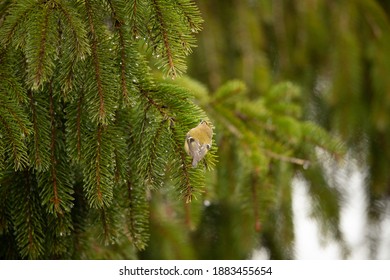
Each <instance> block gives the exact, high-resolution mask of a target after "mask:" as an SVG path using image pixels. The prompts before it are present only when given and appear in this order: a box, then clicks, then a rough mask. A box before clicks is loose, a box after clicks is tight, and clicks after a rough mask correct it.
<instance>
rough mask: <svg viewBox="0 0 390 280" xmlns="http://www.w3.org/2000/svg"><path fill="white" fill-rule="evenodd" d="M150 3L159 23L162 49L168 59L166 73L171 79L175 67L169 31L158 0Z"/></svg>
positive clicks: (173, 76) (174, 72)
mask: <svg viewBox="0 0 390 280" xmlns="http://www.w3.org/2000/svg"><path fill="white" fill-rule="evenodd" d="M152 4H153V9H154V11H155V14H156V16H157V23H158V24H159V25H160V32H161V36H162V41H163V45H164V51H165V55H166V58H167V59H168V74H169V75H170V76H171V78H172V79H173V78H175V77H176V75H177V74H176V67H175V64H174V62H173V54H172V50H171V44H170V40H169V35H168V33H169V31H168V27H167V23H166V21H165V18H164V17H163V15H162V10H161V7H160V5H159V3H158V1H157V0H152Z"/></svg>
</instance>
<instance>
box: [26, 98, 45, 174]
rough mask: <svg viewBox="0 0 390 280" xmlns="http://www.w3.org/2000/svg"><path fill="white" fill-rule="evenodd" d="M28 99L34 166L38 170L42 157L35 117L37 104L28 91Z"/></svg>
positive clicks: (36, 118)
mask: <svg viewBox="0 0 390 280" xmlns="http://www.w3.org/2000/svg"><path fill="white" fill-rule="evenodd" d="M28 95H29V98H30V109H31V119H32V126H33V138H34V141H33V145H34V155H33V157H34V165H35V166H37V167H38V168H40V167H41V166H42V165H43V162H44V160H43V157H42V156H41V141H40V138H39V135H40V134H39V129H38V116H37V108H36V106H37V102H36V101H35V99H34V97H33V94H32V92H31V91H28Z"/></svg>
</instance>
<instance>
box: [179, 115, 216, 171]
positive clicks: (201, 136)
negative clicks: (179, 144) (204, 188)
mask: <svg viewBox="0 0 390 280" xmlns="http://www.w3.org/2000/svg"><path fill="white" fill-rule="evenodd" d="M212 138H213V129H212V128H211V125H210V123H208V122H207V121H201V122H200V123H199V124H198V126H196V127H194V128H192V129H191V130H190V131H188V133H187V135H186V140H185V142H184V149H185V150H186V152H187V154H188V155H189V156H191V157H192V166H193V167H196V166H197V165H198V162H199V161H201V160H202V159H203V157H204V156H205V155H206V154H207V152H208V151H209V150H210V148H211V143H212Z"/></svg>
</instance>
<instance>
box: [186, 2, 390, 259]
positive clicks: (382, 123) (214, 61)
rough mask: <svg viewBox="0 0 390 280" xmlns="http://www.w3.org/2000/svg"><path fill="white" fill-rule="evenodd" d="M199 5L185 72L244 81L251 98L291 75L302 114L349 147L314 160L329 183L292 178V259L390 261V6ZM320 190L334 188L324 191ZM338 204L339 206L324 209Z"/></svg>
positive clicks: (217, 80) (213, 85) (213, 80)
mask: <svg viewBox="0 0 390 280" xmlns="http://www.w3.org/2000/svg"><path fill="white" fill-rule="evenodd" d="M197 3H198V5H199V7H200V10H201V13H202V16H203V18H204V21H205V22H204V25H203V26H204V30H203V31H202V32H201V33H200V34H199V36H198V48H196V49H195V50H194V54H192V55H191V56H190V65H189V75H190V76H192V77H194V78H196V79H198V80H200V81H201V82H202V83H204V84H205V85H206V86H207V87H208V88H209V89H210V91H211V92H212V91H215V90H217V89H218V88H219V87H220V86H221V85H222V84H223V83H224V82H226V81H227V80H230V79H240V80H242V81H244V82H245V84H246V85H247V88H248V91H249V96H250V97H251V98H255V97H256V96H262V95H264V93H265V92H267V91H268V90H269V89H270V87H272V85H274V84H276V83H278V82H283V81H291V82H293V83H294V84H295V85H298V86H299V87H300V90H301V96H300V104H301V106H302V108H303V109H302V114H303V118H304V119H306V120H310V121H314V122H315V123H317V124H319V125H321V126H322V127H324V128H325V129H326V130H327V131H329V132H330V133H331V134H332V135H336V136H337V137H340V139H342V142H343V144H344V145H345V147H346V156H345V157H344V160H343V163H342V164H338V163H336V162H335V161H333V160H332V159H329V158H327V156H326V154H325V155H322V156H320V158H321V159H322V164H321V165H322V167H321V169H322V171H323V173H324V174H325V176H324V177H323V178H322V179H325V181H326V182H322V181H321V180H322V179H320V176H319V177H316V176H317V175H314V173H313V174H311V175H308V176H306V179H302V177H300V176H299V175H298V176H295V177H294V180H293V182H291V184H292V189H293V205H294V207H293V212H294V219H293V224H292V225H291V226H293V227H294V228H295V231H294V232H295V243H294V244H295V245H294V246H295V257H296V258H358V259H366V258H368V259H375V258H389V257H390V252H389V250H390V247H389V237H388V235H389V213H390V212H389V206H388V202H389V193H390V130H389V121H390V79H389V78H388V77H389V74H390V25H389V15H390V2H389V1H376V0H351V1H346V0H345V1H333V0H330V1H328V0H296V1H295V0H292V1H283V0H213V1H206V0H203V1H202V0H198V1H197ZM260 141H261V139H260ZM318 153H321V151H318ZM307 178H310V179H309V181H310V182H309V183H308V182H307ZM326 185H328V187H326ZM329 186H330V187H329ZM326 188H330V189H332V190H335V192H332V195H330V194H329V193H328V194H325V193H321V189H326ZM260 195H261V194H260ZM326 200H329V202H326ZM335 201H337V203H339V205H338V207H336V206H334V207H332V206H331V205H328V203H329V204H332V203H335ZM324 211H328V212H330V214H329V215H324V213H321V212H324ZM332 211H335V212H338V213H339V215H340V216H338V215H337V214H336V213H333V212H332ZM335 217H338V218H335ZM324 220H327V221H326V222H324ZM270 234H272V233H270ZM274 234H278V233H277V232H276V231H275V232H274ZM265 239H267V238H265ZM262 240H263V241H264V239H262ZM311 240H312V241H311ZM280 242H282V241H280ZM271 247H272V246H271ZM271 247H270V246H268V250H271V251H272V250H273V249H275V248H273V249H272V248H271ZM347 247H348V248H347ZM269 248H271V249H269ZM286 248H287V247H286ZM342 248H344V249H342ZM264 252H266V254H262V256H265V257H269V256H270V255H271V256H273V257H277V256H276V255H275V254H274V253H272V252H271V253H270V252H269V251H267V250H265V251H263V253H264ZM260 255H261V254H260ZM282 255H283V254H282Z"/></svg>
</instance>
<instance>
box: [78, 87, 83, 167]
mask: <svg viewBox="0 0 390 280" xmlns="http://www.w3.org/2000/svg"><path fill="white" fill-rule="evenodd" d="M83 99H84V94H83V93H80V94H79V98H78V99H77V101H76V102H77V111H76V151H77V158H78V159H79V160H80V159H81V155H82V153H81V143H82V139H81V138H82V131H81V122H82V113H83V112H82V111H83V110H82V104H83V102H84V100H83Z"/></svg>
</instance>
